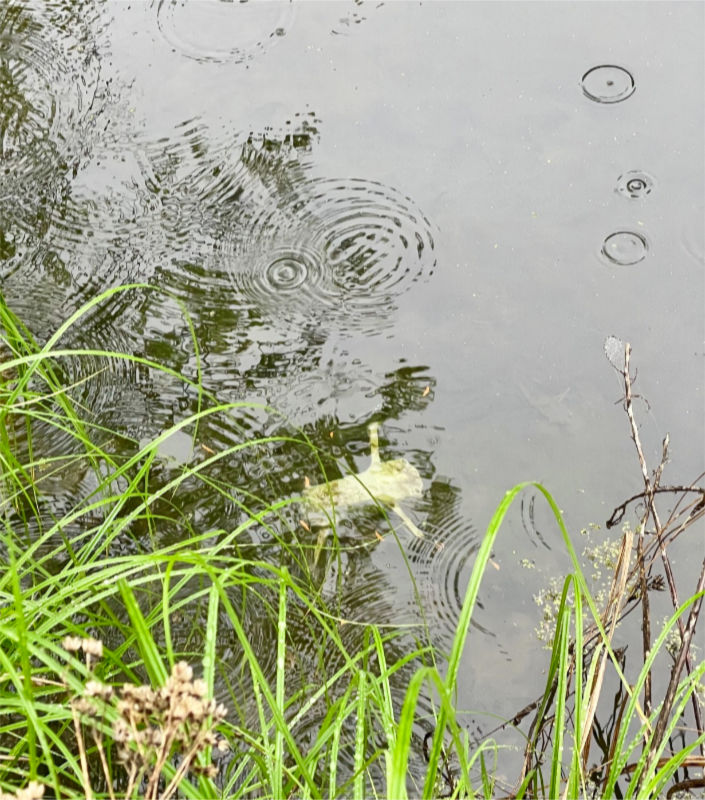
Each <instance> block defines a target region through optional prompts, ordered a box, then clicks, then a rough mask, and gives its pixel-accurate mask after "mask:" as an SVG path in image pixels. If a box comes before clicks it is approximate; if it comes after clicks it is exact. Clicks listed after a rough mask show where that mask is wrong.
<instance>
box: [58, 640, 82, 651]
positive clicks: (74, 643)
mask: <svg viewBox="0 0 705 800" xmlns="http://www.w3.org/2000/svg"><path fill="white" fill-rule="evenodd" d="M61 646H62V647H63V648H64V650H66V652H67V653H76V652H78V651H79V650H80V649H81V646H82V639H81V637H80V636H64V638H63V639H62V640H61Z"/></svg>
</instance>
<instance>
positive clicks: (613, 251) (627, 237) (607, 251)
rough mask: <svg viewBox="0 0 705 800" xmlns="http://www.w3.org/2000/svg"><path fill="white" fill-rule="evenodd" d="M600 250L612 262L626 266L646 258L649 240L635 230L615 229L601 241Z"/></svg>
mask: <svg viewBox="0 0 705 800" xmlns="http://www.w3.org/2000/svg"><path fill="white" fill-rule="evenodd" d="M601 252H602V255H603V256H604V257H605V258H606V259H607V260H608V261H610V262H611V263H612V264H619V265H620V266H622V267H628V266H631V265H633V264H638V263H639V262H640V261H643V260H644V259H645V258H646V255H647V253H648V252H649V242H648V240H647V238H646V237H645V236H644V235H643V234H641V233H637V232H636V231H615V233H611V234H610V235H609V236H608V237H607V238H606V239H605V241H604V242H603V243H602V250H601Z"/></svg>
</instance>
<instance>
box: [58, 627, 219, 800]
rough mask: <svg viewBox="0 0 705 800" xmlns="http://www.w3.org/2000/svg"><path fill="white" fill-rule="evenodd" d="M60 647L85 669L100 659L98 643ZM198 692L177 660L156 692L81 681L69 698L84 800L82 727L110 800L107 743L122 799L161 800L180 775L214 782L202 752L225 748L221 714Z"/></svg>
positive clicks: (69, 640)
mask: <svg viewBox="0 0 705 800" xmlns="http://www.w3.org/2000/svg"><path fill="white" fill-rule="evenodd" d="M62 646H63V647H64V649H65V650H67V651H68V652H77V651H78V650H82V651H83V653H84V656H85V659H86V667H87V668H88V670H89V671H91V669H92V663H93V659H96V660H98V659H100V658H101V656H102V643H101V642H99V641H97V640H96V639H80V638H79V637H66V638H65V639H64V640H63V642H62ZM206 695H207V686H206V683H205V681H203V680H200V679H198V678H197V679H194V677H193V670H192V669H191V667H190V666H189V665H188V664H187V663H186V662H184V661H180V662H178V663H176V664H174V667H173V669H172V671H171V675H170V676H169V677H168V678H167V680H166V682H165V684H164V685H163V686H161V687H159V688H156V689H155V688H153V687H152V686H149V685H142V686H135V685H134V684H130V683H126V684H124V685H123V686H122V687H117V688H114V687H112V686H109V685H106V684H104V683H101V682H100V681H98V680H94V679H91V680H88V681H87V682H86V683H85V686H84V691H83V692H82V693H81V694H80V695H76V696H74V697H73V698H72V699H71V701H70V705H71V711H72V715H73V721H74V730H75V734H76V741H77V744H78V751H79V758H80V763H81V773H82V781H83V788H84V789H85V792H86V799H87V800H91V798H92V797H93V789H92V785H91V778H90V774H89V771H88V758H87V745H86V736H85V730H86V729H87V730H89V731H90V735H91V738H92V740H93V743H94V744H95V748H96V750H97V752H98V756H99V758H100V763H101V766H102V770H103V775H104V778H105V783H106V787H107V791H108V793H109V796H110V798H111V800H114V798H115V794H114V790H113V782H114V778H115V776H114V775H111V773H110V769H109V766H108V763H109V762H108V756H107V750H108V749H109V748H110V747H112V746H114V747H115V748H116V756H117V761H118V762H119V763H120V764H121V765H122V766H123V767H124V769H125V772H126V777H127V788H126V789H125V792H124V795H121V796H124V797H125V798H132V797H137V796H141V797H144V798H145V800H169V798H170V797H172V796H173V795H174V794H175V792H176V790H177V789H178V787H179V784H180V783H181V781H182V780H183V779H184V777H185V776H186V774H187V773H189V772H190V773H191V774H192V775H203V776H205V777H208V778H213V777H215V775H216V773H217V768H216V767H215V765H213V764H212V763H210V758H209V756H210V748H212V747H216V748H218V749H219V750H221V751H222V750H226V749H227V742H226V740H225V739H224V738H222V737H219V736H218V735H217V734H216V732H215V729H216V726H217V725H218V724H219V723H220V722H222V721H223V719H224V718H225V715H226V709H225V706H223V705H222V704H221V705H218V704H216V702H215V700H212V699H210V698H208V697H207V696H206ZM107 719H112V720H113V721H112V724H111V725H107V724H106V720H107ZM106 731H108V735H107V736H106ZM167 765H171V770H170V771H169V772H170V773H171V774H170V775H169V774H165V773H167V770H166V767H167ZM141 789H142V792H141V794H140V795H137V792H140V790H141Z"/></svg>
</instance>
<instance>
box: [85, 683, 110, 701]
mask: <svg viewBox="0 0 705 800" xmlns="http://www.w3.org/2000/svg"><path fill="white" fill-rule="evenodd" d="M86 696H88V697H100V698H102V699H103V700H110V698H111V697H112V696H113V687H112V686H107V685H106V684H104V683H100V681H88V683H86Z"/></svg>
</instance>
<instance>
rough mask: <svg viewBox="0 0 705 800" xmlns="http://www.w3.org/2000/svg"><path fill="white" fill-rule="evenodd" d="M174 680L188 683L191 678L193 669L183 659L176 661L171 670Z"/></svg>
mask: <svg viewBox="0 0 705 800" xmlns="http://www.w3.org/2000/svg"><path fill="white" fill-rule="evenodd" d="M171 677H172V679H173V680H174V681H175V682H180V683H189V682H190V681H191V680H192V678H193V670H192V669H191V667H190V666H189V665H188V664H187V663H186V662H185V661H178V662H177V663H176V664H174V667H173V669H172V670H171Z"/></svg>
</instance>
